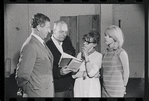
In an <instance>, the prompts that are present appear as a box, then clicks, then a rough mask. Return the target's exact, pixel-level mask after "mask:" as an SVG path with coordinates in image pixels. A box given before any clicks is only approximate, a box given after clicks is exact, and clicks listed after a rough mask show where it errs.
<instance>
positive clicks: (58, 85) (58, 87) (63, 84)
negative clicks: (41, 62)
mask: <svg viewBox="0 0 149 101" xmlns="http://www.w3.org/2000/svg"><path fill="white" fill-rule="evenodd" d="M46 44H47V46H48V48H49V49H50V50H51V52H52V54H53V56H54V62H53V78H54V89H55V92H62V91H66V90H68V89H69V88H70V87H71V85H73V82H74V80H73V79H72V76H71V73H69V74H66V75H60V68H59V67H58V62H59V59H60V57H61V53H60V52H59V50H58V49H57V48H56V46H55V44H54V43H53V41H52V39H50V40H49V41H48V42H47V43H46ZM62 48H63V51H64V52H65V53H68V54H70V55H73V56H75V49H74V48H73V46H72V43H71V40H70V38H69V37H68V36H67V37H66V38H65V40H64V41H63V45H62Z"/></svg>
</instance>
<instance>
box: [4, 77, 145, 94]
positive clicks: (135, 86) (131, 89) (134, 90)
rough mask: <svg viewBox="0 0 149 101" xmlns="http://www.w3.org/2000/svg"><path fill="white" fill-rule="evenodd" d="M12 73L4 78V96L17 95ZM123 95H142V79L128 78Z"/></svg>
mask: <svg viewBox="0 0 149 101" xmlns="http://www.w3.org/2000/svg"><path fill="white" fill-rule="evenodd" d="M14 77H15V75H14V74H12V75H11V76H10V78H6V79H5V97H17V90H18V87H17V84H16V81H15V79H14ZM125 97H144V81H143V79H139V78H130V79H129V82H128V85H127V88H126V95H125Z"/></svg>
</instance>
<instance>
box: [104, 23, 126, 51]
mask: <svg viewBox="0 0 149 101" xmlns="http://www.w3.org/2000/svg"><path fill="white" fill-rule="evenodd" d="M106 31H107V32H108V34H109V35H110V36H111V37H112V38H113V39H114V40H115V41H116V43H117V46H115V47H118V48H121V47H122V46H123V43H124V35H123V32H122V30H121V29H120V28H119V27H118V26H116V25H111V26H110V27H108V28H107V29H106Z"/></svg>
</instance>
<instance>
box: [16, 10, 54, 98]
mask: <svg viewBox="0 0 149 101" xmlns="http://www.w3.org/2000/svg"><path fill="white" fill-rule="evenodd" d="M30 24H31V27H32V33H31V35H30V36H29V37H28V38H27V40H26V41H25V42H24V44H23V46H22V48H21V51H20V58H19V63H18V65H17V70H16V80H17V84H18V86H19V87H21V88H22V89H23V97H54V84H53V74H52V68H53V55H52V53H51V51H50V50H49V49H48V48H47V46H46V45H45V44H44V38H46V36H47V34H48V33H49V32H50V19H49V18H48V17H47V16H45V15H44V14H41V13H37V14H35V15H34V16H33V18H32V20H31V22H30Z"/></svg>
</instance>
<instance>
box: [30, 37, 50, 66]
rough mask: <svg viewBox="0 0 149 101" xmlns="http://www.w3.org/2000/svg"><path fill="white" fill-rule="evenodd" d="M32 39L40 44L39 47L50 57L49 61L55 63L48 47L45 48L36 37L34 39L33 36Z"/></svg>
mask: <svg viewBox="0 0 149 101" xmlns="http://www.w3.org/2000/svg"><path fill="white" fill-rule="evenodd" d="M31 37H32V39H33V40H34V41H35V42H36V43H37V44H38V46H39V47H40V48H41V49H42V50H43V51H44V52H45V53H46V54H47V55H48V57H49V59H50V60H51V61H52V63H53V55H52V53H51V51H50V50H49V49H48V48H47V46H44V45H43V44H42V43H41V42H40V41H39V40H38V39H37V38H36V37H34V36H33V35H32V36H31Z"/></svg>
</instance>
